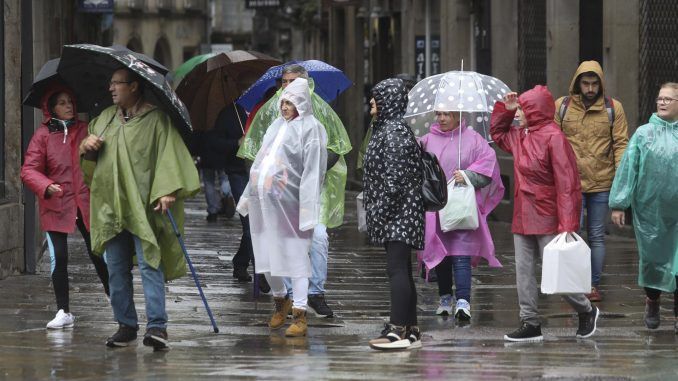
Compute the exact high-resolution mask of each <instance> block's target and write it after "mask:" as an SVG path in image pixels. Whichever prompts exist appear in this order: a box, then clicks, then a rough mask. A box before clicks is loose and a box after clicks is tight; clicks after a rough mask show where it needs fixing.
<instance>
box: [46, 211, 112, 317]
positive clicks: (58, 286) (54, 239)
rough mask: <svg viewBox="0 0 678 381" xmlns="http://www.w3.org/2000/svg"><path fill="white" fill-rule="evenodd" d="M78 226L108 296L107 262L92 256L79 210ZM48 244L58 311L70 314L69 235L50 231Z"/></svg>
mask: <svg viewBox="0 0 678 381" xmlns="http://www.w3.org/2000/svg"><path fill="white" fill-rule="evenodd" d="M76 225H77V226H78V230H79V231H80V234H82V238H83V239H84V240H85V246H86V247H87V254H88V255H89V259H90V260H91V261H92V263H93V264H94V268H95V269H96V272H97V275H98V276H99V279H100V280H101V284H102V285H103V286H104V291H105V292H106V295H109V289H108V270H107V269H106V262H104V259H103V258H102V257H101V256H98V255H94V254H92V245H91V243H90V238H89V232H88V231H87V228H86V227H85V223H84V222H83V221H82V215H81V214H80V211H79V210H78V218H77V220H76ZM47 244H48V246H49V255H50V260H51V267H52V285H53V286H54V295H55V296H56V302H57V309H60V310H64V312H69V305H68V303H69V298H68V234H66V233H61V232H54V231H48V232H47Z"/></svg>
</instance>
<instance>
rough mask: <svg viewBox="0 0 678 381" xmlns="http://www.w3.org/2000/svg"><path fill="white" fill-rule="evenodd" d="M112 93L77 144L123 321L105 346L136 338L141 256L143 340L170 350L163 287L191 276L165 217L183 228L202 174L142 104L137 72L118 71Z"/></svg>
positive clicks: (100, 249)
mask: <svg viewBox="0 0 678 381" xmlns="http://www.w3.org/2000/svg"><path fill="white" fill-rule="evenodd" d="M109 91H110V92H111V95H112V97H113V103H114V105H113V106H111V107H109V108H107V109H105V110H104V111H103V112H102V113H101V114H100V115H99V116H98V117H97V118H95V119H93V120H92V121H91V122H90V124H89V132H90V135H89V136H88V137H87V138H86V139H85V140H83V142H82V144H81V145H80V153H81V157H82V160H81V166H82V170H83V174H84V177H85V182H86V183H87V184H88V185H89V187H90V190H91V204H90V205H91V207H90V208H91V236H92V251H93V252H94V254H97V255H102V254H103V255H105V259H106V263H107V267H108V272H109V274H110V275H109V283H110V288H111V306H112V307H113V313H114V315H115V320H116V321H117V322H118V324H119V328H118V331H117V332H116V333H115V334H114V335H113V336H111V337H109V338H108V340H107V341H106V345H107V346H109V347H125V346H127V345H129V343H130V342H131V341H133V340H135V339H136V337H137V330H138V329H139V326H138V324H137V312H136V309H135V307H134V299H133V296H134V293H133V290H132V273H131V269H132V266H133V260H134V258H133V257H134V256H135V255H136V261H137V263H138V265H139V272H140V273H141V279H142V285H143V288H144V297H145V300H146V315H147V317H148V323H147V326H146V328H147V329H146V334H145V335H144V341H143V343H144V345H146V346H152V347H153V348H154V349H156V350H162V349H166V348H168V347H167V343H168V342H167V312H166V310H165V286H164V282H165V281H168V280H172V279H175V278H178V277H181V276H183V275H184V274H185V273H186V262H185V259H184V257H183V254H182V251H181V247H180V246H179V243H178V241H177V239H176V236H175V235H174V233H173V230H172V227H171V225H170V223H169V220H168V219H167V218H166V217H165V216H164V215H163V214H164V213H165V212H166V211H167V210H171V211H172V214H173V215H174V217H175V218H176V221H177V223H178V225H179V229H180V230H183V221H184V205H183V200H184V199H185V198H187V197H191V196H193V195H194V194H195V193H197V192H198V191H199V189H200V184H199V182H198V172H197V170H196V168H195V166H194V165H193V160H192V159H191V155H190V154H189V152H188V149H187V148H186V146H185V145H184V142H183V141H182V139H181V136H180V135H179V132H178V131H177V130H176V129H175V128H174V127H173V126H172V121H171V119H170V118H169V116H168V115H167V114H165V113H164V112H162V111H161V110H160V109H158V108H156V107H155V106H154V105H152V104H150V103H148V102H146V101H145V100H144V97H143V80H142V79H141V78H140V77H139V76H138V75H136V74H135V73H134V72H132V71H131V70H128V69H119V70H116V71H115V72H114V73H113V76H112V78H111V81H110V84H109ZM92 157H96V159H92Z"/></svg>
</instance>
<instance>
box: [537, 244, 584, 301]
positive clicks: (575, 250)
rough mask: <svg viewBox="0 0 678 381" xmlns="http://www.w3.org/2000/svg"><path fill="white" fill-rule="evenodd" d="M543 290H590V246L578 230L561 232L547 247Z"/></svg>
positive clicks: (582, 291)
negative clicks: (576, 231)
mask: <svg viewBox="0 0 678 381" xmlns="http://www.w3.org/2000/svg"><path fill="white" fill-rule="evenodd" d="M541 292H543V293H544V294H580V293H584V294H587V293H589V292H591V249H590V248H589V246H588V245H587V244H586V242H584V240H583V239H582V238H581V237H580V236H579V235H578V234H577V233H560V234H558V235H557V236H556V237H555V238H554V239H553V240H552V241H551V242H549V243H548V245H546V247H544V256H543V262H542V268H541Z"/></svg>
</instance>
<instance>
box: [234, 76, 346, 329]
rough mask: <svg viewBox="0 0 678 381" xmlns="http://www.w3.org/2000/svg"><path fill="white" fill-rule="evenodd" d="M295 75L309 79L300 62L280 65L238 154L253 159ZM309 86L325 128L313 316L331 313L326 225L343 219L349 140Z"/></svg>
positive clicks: (313, 251)
mask: <svg viewBox="0 0 678 381" xmlns="http://www.w3.org/2000/svg"><path fill="white" fill-rule="evenodd" d="M298 77H302V78H306V79H309V77H308V72H307V71H306V69H305V68H304V67H303V66H301V65H297V64H293V65H289V66H287V67H285V68H284V69H283V76H282V88H281V89H280V90H279V91H278V92H277V93H276V95H274V96H273V97H272V98H271V99H270V100H269V101H268V102H266V103H265V104H264V105H263V106H262V107H261V108H260V109H259V111H257V113H256V115H255V116H254V119H253V120H252V124H251V125H250V129H249V130H248V131H247V135H246V136H245V139H244V141H243V143H242V145H241V146H240V150H239V151H238V156H239V157H241V158H244V159H249V160H252V161H253V160H254V158H255V157H256V155H257V152H258V151H259V148H260V147H261V143H262V140H263V138H264V134H265V133H266V130H267V129H268V127H269V126H270V125H271V123H272V122H273V121H274V120H275V119H276V118H277V117H278V116H279V113H280V111H279V107H278V102H279V100H280V94H281V93H282V89H284V88H285V87H287V85H288V84H290V83H291V82H292V81H294V79H296V78H298ZM309 86H311V101H312V107H313V116H314V117H315V118H316V119H318V121H320V123H321V124H322V125H323V126H324V127H325V131H326V132H327V149H328V156H327V168H328V170H327V172H326V174H325V182H324V184H323V189H322V193H321V194H320V199H321V205H320V223H319V224H318V225H316V227H315V229H314V231H313V241H312V244H311V252H310V256H311V265H312V268H313V269H312V276H311V278H310V279H309V289H308V307H310V308H311V309H312V310H313V311H314V312H315V313H316V315H317V316H321V317H331V316H333V314H334V313H333V312H332V309H331V308H330V307H329V306H328V305H327V303H326V301H325V288H324V286H325V281H326V280H327V255H328V252H329V242H328V238H327V228H334V227H337V226H340V225H341V224H342V223H343V222H344V194H345V191H346V189H345V187H346V174H347V170H346V161H345V160H344V155H345V154H347V153H348V152H349V151H351V142H350V140H349V138H348V134H347V133H346V129H345V128H344V124H343V123H342V122H341V119H339V117H338V116H337V114H336V113H335V112H334V110H332V107H330V105H328V104H327V103H326V102H325V101H324V100H322V98H321V97H320V96H318V95H317V94H315V93H314V92H313V81H312V80H310V79H309ZM286 286H287V289H288V290H291V289H292V287H291V284H289V282H287V283H286Z"/></svg>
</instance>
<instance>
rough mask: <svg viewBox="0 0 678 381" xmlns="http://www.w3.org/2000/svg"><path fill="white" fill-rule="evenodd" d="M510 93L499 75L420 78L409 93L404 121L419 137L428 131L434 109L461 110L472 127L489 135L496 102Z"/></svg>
mask: <svg viewBox="0 0 678 381" xmlns="http://www.w3.org/2000/svg"><path fill="white" fill-rule="evenodd" d="M509 92H511V90H510V89H509V88H508V86H506V84H505V83H504V82H502V81H500V80H498V79H497V78H494V77H490V76H487V75H483V74H478V73H476V72H473V71H449V72H447V73H443V74H438V75H434V76H431V77H428V78H424V79H423V80H421V81H419V83H417V84H416V85H415V86H414V87H413V88H412V90H410V93H409V100H408V103H407V112H406V113H405V121H406V122H407V123H408V124H409V126H410V127H411V128H412V130H413V131H414V134H415V135H417V136H422V135H424V134H426V133H428V131H429V127H431V124H433V123H434V122H435V111H456V112H460V111H461V112H462V115H463V117H464V118H465V119H466V122H467V123H468V125H469V126H470V127H472V128H473V129H475V130H476V131H477V132H478V133H480V134H481V135H483V136H484V137H485V138H486V139H488V140H491V138H490V114H491V113H492V110H493V109H494V103H495V102H496V101H498V100H501V99H502V97H503V96H504V95H506V94H507V93H509Z"/></svg>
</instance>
